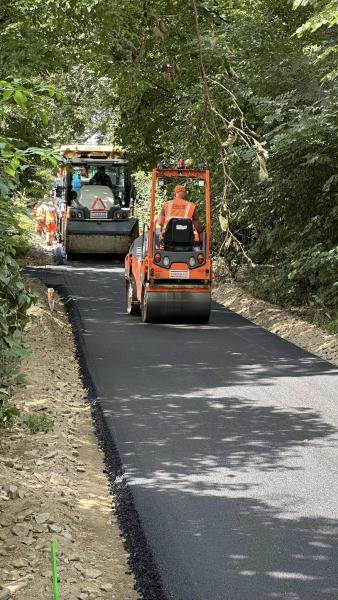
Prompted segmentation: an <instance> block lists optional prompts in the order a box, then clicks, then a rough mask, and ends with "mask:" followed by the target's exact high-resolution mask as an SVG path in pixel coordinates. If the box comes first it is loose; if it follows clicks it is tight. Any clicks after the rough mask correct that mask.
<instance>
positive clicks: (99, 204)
mask: <svg viewBox="0 0 338 600" xmlns="http://www.w3.org/2000/svg"><path fill="white" fill-rule="evenodd" d="M91 209H92V210H107V207H106V205H105V203H104V202H103V200H102V198H100V196H95V200H94V202H93V204H92V208H91Z"/></svg>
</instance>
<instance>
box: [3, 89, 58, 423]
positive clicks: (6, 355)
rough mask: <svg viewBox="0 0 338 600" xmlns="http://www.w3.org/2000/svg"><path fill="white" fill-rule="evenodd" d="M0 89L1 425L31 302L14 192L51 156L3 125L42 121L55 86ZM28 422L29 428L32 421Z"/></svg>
mask: <svg viewBox="0 0 338 600" xmlns="http://www.w3.org/2000/svg"><path fill="white" fill-rule="evenodd" d="M0 93H1V97H0V118H1V122H2V129H1V134H2V135H1V136H0V171H1V180H0V425H3V426H5V427H10V426H12V425H13V424H14V422H15V421H16V420H17V419H18V418H19V413H18V411H17V410H16V408H15V407H12V406H11V405H10V404H8V402H7V400H8V397H9V389H8V388H9V386H10V385H11V384H12V382H13V381H20V380H21V378H22V376H21V373H20V371H19V370H18V364H19V363H20V360H21V358H22V356H23V355H24V354H25V352H26V348H25V345H24V343H23V339H22V333H23V328H24V326H25V325H26V324H27V322H28V316H27V310H28V309H29V307H30V306H31V304H32V302H33V301H34V295H33V294H32V293H31V292H30V291H29V289H28V288H27V286H26V284H25V283H24V281H23V279H22V277H21V275H20V269H19V266H18V264H17V262H16V260H15V256H16V254H17V253H18V252H20V251H23V250H25V249H27V248H25V246H26V244H27V233H26V230H25V229H24V228H23V227H22V223H23V220H24V214H25V203H24V202H23V201H22V199H21V198H20V196H19V195H18V185H19V178H20V174H24V173H25V171H26V170H27V169H29V168H30V169H31V168H32V166H33V161H34V160H35V159H36V157H39V158H40V159H41V158H42V159H46V160H49V161H50V160H51V161H52V162H53V164H55V159H54V158H53V156H52V154H51V153H50V152H48V151H46V150H43V149H39V148H34V147H28V146H27V144H26V143H25V142H24V140H20V139H18V138H16V139H12V138H11V137H9V136H8V135H7V124H8V127H9V128H10V127H11V126H12V124H13V122H14V121H16V122H17V124H20V125H22V126H24V123H25V121H26V120H27V119H29V120H32V119H33V120H34V119H36V118H38V119H41V121H42V122H45V120H46V118H45V112H44V111H45V108H44V101H45V98H46V97H49V98H50V97H52V96H54V95H55V90H53V89H52V88H46V87H44V88H41V87H37V88H36V87H35V88H34V87H32V86H31V85H30V84H28V83H26V82H24V81H20V80H18V79H16V80H9V79H7V80H5V81H0ZM33 421H34V419H33ZM27 425H28V426H29V427H30V428H32V427H31V426H32V422H31V420H28V421H27ZM34 426H35V427H36V426H37V423H36V422H35V425H34Z"/></svg>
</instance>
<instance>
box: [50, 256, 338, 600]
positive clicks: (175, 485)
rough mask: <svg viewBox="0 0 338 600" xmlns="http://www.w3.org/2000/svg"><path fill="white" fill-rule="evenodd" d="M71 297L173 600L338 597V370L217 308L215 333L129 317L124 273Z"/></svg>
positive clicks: (107, 270)
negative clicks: (144, 321) (126, 306)
mask: <svg viewBox="0 0 338 600" xmlns="http://www.w3.org/2000/svg"><path fill="white" fill-rule="evenodd" d="M39 274H40V275H41V278H42V279H44V280H45V281H46V282H47V283H48V285H50V286H57V285H62V286H64V287H65V289H66V290H67V293H68V294H69V296H70V297H71V298H73V300H74V302H75V306H76V309H77V311H78V314H79V318H80V320H81V335H80V340H81V343H82V344H83V350H84V353H85V360H86V363H87V367H88V369H89V371H90V374H91V377H92V379H93V382H94V384H95V387H96V390H97V394H98V400H99V402H100V403H101V406H102V409H103V412H104V416H105V420H106V423H107V424H108V427H109V428H110V430H111V432H112V435H113V438H114V440H115V443H116V447H117V449H118V452H119V455H120V457H121V461H122V464H123V468H124V470H125V477H126V480H127V483H128V485H129V487H130V489H131V491H132V495H133V499H134V503H135V507H136V510H137V512H138V514H139V517H140V520H141V523H142V527H143V531H144V533H145V536H146V538H147V540H148V543H149V545H150V548H151V550H152V553H153V556H154V559H155V562H156V564H157V566H158V569H159V572H160V575H161V578H162V581H163V587H164V590H165V592H166V595H167V597H168V598H171V599H174V600H282V599H283V600H324V599H325V600H328V599H330V600H336V599H337V598H338V575H337V570H338V568H337V565H338V563H337V538H338V461H337V439H338V436H337V427H338V406H337V400H338V394H337V382H338V377H337V373H338V370H337V369H335V368H334V367H332V366H331V365H329V364H328V363H326V362H324V361H322V360H320V359H318V358H316V357H314V356H312V355H310V354H308V353H306V352H304V351H302V350H300V349H299V348H297V347H295V346H293V345H291V344H289V343H287V342H285V341H283V340H281V339H280V338H278V337H277V336H275V335H272V334H270V333H268V332H266V331H264V330H263V329H261V328H260V327H258V326H256V325H253V324H252V323H250V322H249V321H247V320H245V319H244V318H242V317H240V316H238V315H236V314H234V313H232V312H230V311H228V310H226V309H225V308H223V307H221V306H220V305H217V304H214V305H213V311H212V316H211V320H210V323H209V324H208V325H204V326H192V325H189V326H184V325H161V324H157V325H152V324H142V323H141V320H140V318H139V317H129V316H128V315H127V314H126V312H125V295H124V275H123V269H122V268H121V266H119V265H116V264H115V265H114V264H113V263H109V262H104V263H99V262H87V261H83V262H74V263H71V264H70V265H65V266H59V267H51V268H47V269H46V270H43V269H42V270H41V269H40V271H39Z"/></svg>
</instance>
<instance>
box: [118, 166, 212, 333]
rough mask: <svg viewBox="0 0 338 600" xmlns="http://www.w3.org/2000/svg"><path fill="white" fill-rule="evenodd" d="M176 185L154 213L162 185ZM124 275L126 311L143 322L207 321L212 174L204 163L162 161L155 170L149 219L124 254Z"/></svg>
mask: <svg viewBox="0 0 338 600" xmlns="http://www.w3.org/2000/svg"><path fill="white" fill-rule="evenodd" d="M175 184H176V185H175ZM174 185H175V188H174V190H173V191H170V195H168V199H167V200H166V199H165V201H164V203H163V207H162V210H161V211H160V213H159V215H158V216H157V218H156V214H155V213H156V204H158V202H159V199H160V196H161V193H162V194H163V188H164V189H168V190H169V189H170V190H171V189H172V187H173V186H174ZM186 186H190V187H192V188H193V194H194V190H195V191H196V194H194V198H192V200H191V201H190V197H189V199H187V198H186V190H187V188H186ZM201 192H202V193H201ZM190 195H191V194H190ZM195 195H196V196H198V198H199V202H198V203H196V204H195V202H194V201H193V200H194V199H195ZM200 217H201V219H200ZM125 278H126V298H127V312H128V313H129V314H130V315H136V314H141V317H142V321H143V322H144V323H152V322H162V323H168V322H182V323H206V322H208V320H209V317H210V307H211V284H212V263H211V259H210V173H209V171H208V170H206V169H205V167H204V165H201V166H200V168H197V169H191V168H185V165H184V162H183V161H179V163H178V164H177V166H176V167H175V168H169V167H167V166H165V165H164V164H161V165H160V166H158V167H157V168H156V169H154V170H153V172H152V190H151V203H150V223H149V225H144V227H143V233H142V235H141V236H139V237H138V238H136V239H135V240H134V242H133V243H132V245H131V247H130V249H129V252H128V254H127V255H126V258H125Z"/></svg>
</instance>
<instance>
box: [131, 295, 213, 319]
mask: <svg viewBox="0 0 338 600" xmlns="http://www.w3.org/2000/svg"><path fill="white" fill-rule="evenodd" d="M210 310H211V293H210V292H172V291H168V292H148V291H147V290H145V292H144V296H143V301H142V305H141V312H142V321H143V322H144V323H156V322H161V323H172V322H178V323H207V322H208V320H209V317H210Z"/></svg>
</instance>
